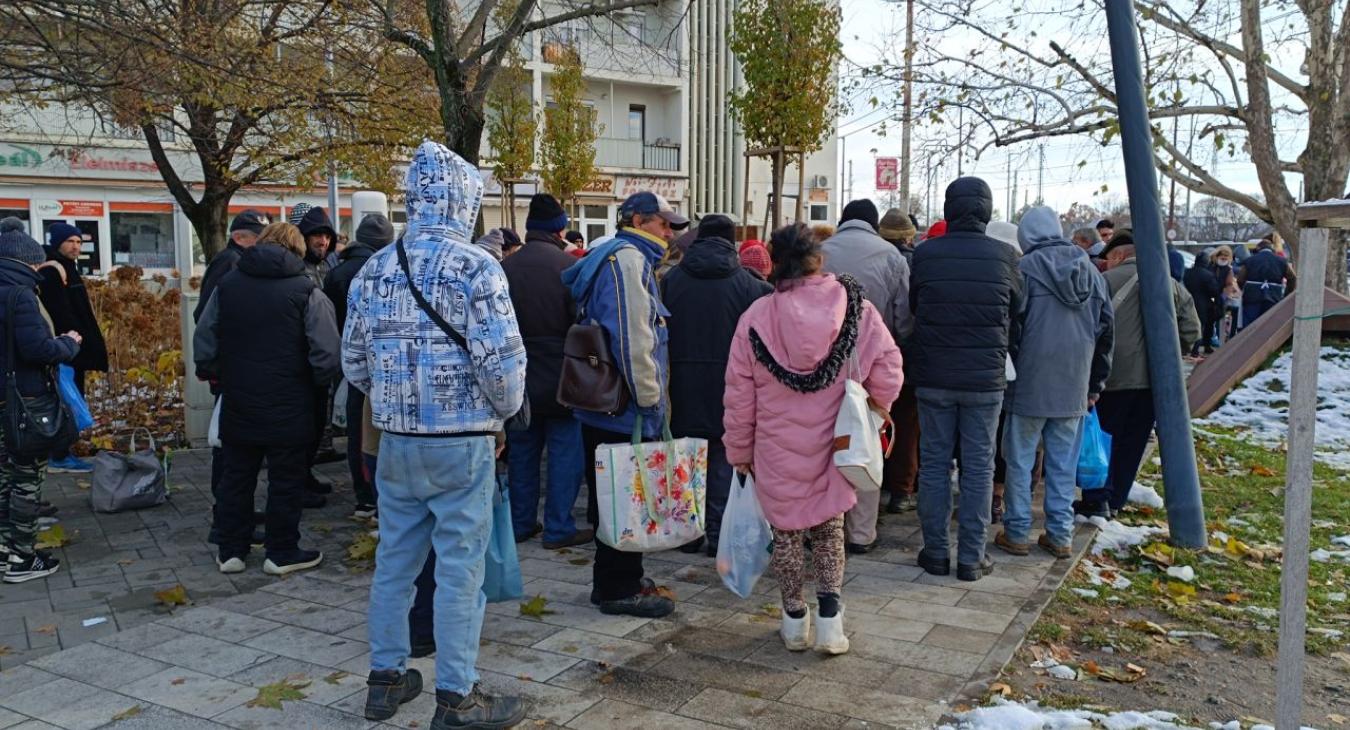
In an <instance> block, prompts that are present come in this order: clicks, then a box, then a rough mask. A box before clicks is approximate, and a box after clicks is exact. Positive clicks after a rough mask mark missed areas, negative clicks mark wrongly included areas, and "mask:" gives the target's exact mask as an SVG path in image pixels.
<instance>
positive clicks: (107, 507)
mask: <svg viewBox="0 0 1350 730" xmlns="http://www.w3.org/2000/svg"><path fill="white" fill-rule="evenodd" d="M141 431H145V435H146V438H147V439H148V440H149V441H150V447H149V448H147V449H144V450H141V451H137V450H136V434H137V433H140V432H141ZM168 477H169V467H168V463H167V457H166V460H165V461H160V458H159V457H158V456H156V455H155V437H154V436H152V435H151V434H150V431H149V430H147V429H144V428H138V429H136V430H135V431H133V432H132V434H131V448H130V450H129V451H128V452H127V453H125V454H122V453H118V452H116V451H100V452H98V456H95V457H94V473H93V480H92V482H93V483H92V484H91V485H90V487H89V502H90V504H91V506H93V508H94V511H95V512H123V511H125V510H131V509H145V508H146V507H154V506H157V505H161V504H164V503H165V502H167V501H169V488H168Z"/></svg>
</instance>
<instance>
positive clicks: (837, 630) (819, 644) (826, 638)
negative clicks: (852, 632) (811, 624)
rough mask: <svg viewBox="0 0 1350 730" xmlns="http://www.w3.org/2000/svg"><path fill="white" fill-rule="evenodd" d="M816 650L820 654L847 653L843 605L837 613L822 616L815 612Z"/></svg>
mask: <svg viewBox="0 0 1350 730" xmlns="http://www.w3.org/2000/svg"><path fill="white" fill-rule="evenodd" d="M816 651H818V652H820V653H821V654H847V653H848V637H847V636H845V635H844V606H843V605H842V604H840V606H839V613H836V614H835V615H833V616H831V617H829V618H824V617H822V616H821V615H820V613H819V611H817V613H816Z"/></svg>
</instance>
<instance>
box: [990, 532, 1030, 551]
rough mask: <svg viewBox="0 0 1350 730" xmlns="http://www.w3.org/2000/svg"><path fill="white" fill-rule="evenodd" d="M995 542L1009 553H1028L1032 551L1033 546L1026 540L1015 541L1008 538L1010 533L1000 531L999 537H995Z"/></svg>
mask: <svg viewBox="0 0 1350 730" xmlns="http://www.w3.org/2000/svg"><path fill="white" fill-rule="evenodd" d="M994 544H995V545H997V546H999V547H1000V548H1003V552H1005V553H1008V554H1009V555H1027V554H1030V553H1031V547H1030V546H1029V545H1027V544H1026V543H1024V542H1013V541H1012V540H1009V539H1008V533H1006V532H1000V533H998V537H996V538H994Z"/></svg>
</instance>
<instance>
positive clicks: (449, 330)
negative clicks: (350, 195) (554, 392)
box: [394, 237, 530, 431]
mask: <svg viewBox="0 0 1350 730" xmlns="http://www.w3.org/2000/svg"><path fill="white" fill-rule="evenodd" d="M394 248H395V249H397V253H398V265H399V266H400V267H401V268H402V269H403V278H404V279H407V280H408V291H409V292H411V293H412V297H413V301H415V302H417V306H418V308H419V309H421V310H422V312H423V313H424V314H426V315H427V316H428V317H430V318H431V321H432V322H435V323H436V326H437V327H440V328H441V331H442V332H444V333H445V336H446V337H449V338H450V339H451V340H452V341H453V342H454V343H455V344H456V345H459V346H460V347H461V348H463V350H464V351H465V352H467V353H470V354H472V353H473V351H472V350H470V349H469V341H468V340H466V339H464V335H461V334H460V333H459V330H457V329H455V328H454V327H451V326H450V323H449V322H447V321H445V317H442V316H441V313H440V312H437V311H436V310H435V309H434V308H432V306H431V303H430V302H428V301H427V298H426V297H424V296H422V290H420V289H418V288H417V285H416V284H414V283H413V277H412V269H411V267H409V266H408V250H407V249H406V248H404V247H403V238H402V237H400V238H399V239H398V241H397V242H396V243H395V244H394ZM522 424H523V425H522ZM529 427H530V401H529V396H528V395H526V397H525V400H523V401H521V404H520V409H519V410H517V411H516V412H515V414H514V415H512V416H511V417H510V418H507V419H506V425H505V428H506V430H508V431H524V430H526V429H528V428H529Z"/></svg>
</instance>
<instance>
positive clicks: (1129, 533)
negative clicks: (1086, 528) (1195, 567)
mask: <svg viewBox="0 0 1350 730" xmlns="http://www.w3.org/2000/svg"><path fill="white" fill-rule="evenodd" d="M1074 521H1075V522H1080V523H1081V522H1091V523H1092V524H1093V525H1096V526H1097V536H1096V539H1095V541H1094V542H1093V545H1092V554H1093V555H1101V554H1103V553H1106V552H1108V551H1109V552H1113V553H1116V554H1118V555H1125V554H1127V553H1129V551H1130V548H1132V547H1134V546H1136V545H1143V544H1144V543H1145V542H1147V541H1148V540H1149V538H1152V537H1155V536H1157V535H1165V534H1167V530H1165V529H1163V528H1161V527H1156V526H1154V525H1126V524H1123V523H1121V522H1117V521H1116V520H1107V519H1104V518H1102V517H1092V518H1090V519H1084V518H1083V516H1082V515H1076V516H1075V517H1074Z"/></svg>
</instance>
